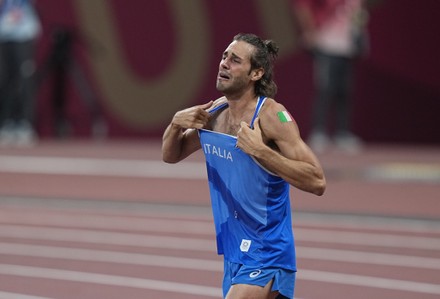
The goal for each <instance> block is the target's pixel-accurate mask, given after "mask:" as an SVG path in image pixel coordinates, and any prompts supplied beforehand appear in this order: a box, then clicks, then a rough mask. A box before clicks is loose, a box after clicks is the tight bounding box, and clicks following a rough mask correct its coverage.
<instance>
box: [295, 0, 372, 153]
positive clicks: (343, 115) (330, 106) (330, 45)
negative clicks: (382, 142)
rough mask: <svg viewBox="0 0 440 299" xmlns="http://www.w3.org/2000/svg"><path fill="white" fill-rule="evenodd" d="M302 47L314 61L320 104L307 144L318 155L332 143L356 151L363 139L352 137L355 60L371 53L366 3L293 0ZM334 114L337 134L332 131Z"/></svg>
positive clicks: (317, 103) (316, 102) (359, 0)
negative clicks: (367, 31) (331, 124)
mask: <svg viewBox="0 0 440 299" xmlns="http://www.w3.org/2000/svg"><path fill="white" fill-rule="evenodd" d="M293 1H294V2H293V3H294V6H293V8H294V13H295V15H296V17H297V21H298V25H299V29H300V37H301V42H302V46H303V47H304V48H305V49H307V50H308V51H310V53H311V54H312V55H313V59H314V66H313V67H314V85H315V86H314V88H315V99H314V107H313V114H312V130H311V134H310V136H309V138H308V140H307V141H308V143H309V145H310V146H311V147H312V149H313V150H315V151H316V152H323V151H325V150H326V149H327V148H328V146H329V145H330V144H331V142H334V144H335V145H336V146H337V147H338V148H340V149H342V150H345V151H349V152H357V151H358V150H359V149H360V148H361V144H362V142H361V140H360V138H359V137H357V136H355V135H354V134H353V132H352V128H351V123H350V117H351V115H350V114H351V113H350V112H351V98H350V97H351V91H352V83H353V82H352V81H353V78H352V72H353V70H352V67H353V61H354V59H355V58H357V57H359V56H361V55H364V54H365V53H366V52H367V50H368V39H367V34H366V30H365V25H366V23H367V19H368V13H367V2H368V1H367V0H293ZM330 112H334V113H333V116H334V119H332V120H334V130H333V131H332V132H330V129H329V125H328V123H329V122H330V116H331V115H330Z"/></svg>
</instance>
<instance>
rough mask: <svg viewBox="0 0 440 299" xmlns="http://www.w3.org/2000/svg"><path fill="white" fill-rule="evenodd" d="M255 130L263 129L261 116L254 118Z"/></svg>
mask: <svg viewBox="0 0 440 299" xmlns="http://www.w3.org/2000/svg"><path fill="white" fill-rule="evenodd" d="M254 130H256V131H261V127H260V117H257V118H255V120H254Z"/></svg>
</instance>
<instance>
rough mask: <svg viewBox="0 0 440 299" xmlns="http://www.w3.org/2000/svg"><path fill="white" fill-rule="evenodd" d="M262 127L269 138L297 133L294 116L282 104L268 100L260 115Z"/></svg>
mask: <svg viewBox="0 0 440 299" xmlns="http://www.w3.org/2000/svg"><path fill="white" fill-rule="evenodd" d="M259 118H260V125H261V127H262V129H263V131H264V132H265V133H266V134H267V136H268V137H272V138H274V139H277V138H279V136H280V135H281V136H282V135H285V134H286V133H293V132H297V130H298V128H297V125H296V122H295V120H294V118H293V116H292V115H291V114H290V112H289V111H287V109H286V107H285V106H284V105H283V104H281V103H280V102H278V101H276V100H274V99H271V98H268V99H267V100H266V103H265V104H264V106H263V108H262V110H261V113H260V117H259Z"/></svg>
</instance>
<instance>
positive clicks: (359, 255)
mask: <svg viewBox="0 0 440 299" xmlns="http://www.w3.org/2000/svg"><path fill="white" fill-rule="evenodd" d="M297 257H298V258H300V259H302V258H305V259H314V260H325V261H337V262H346V263H360V264H374V265H384V266H385V265H386V266H396V267H410V268H418V269H422V268H423V269H433V270H440V259H438V258H428V257H420V256H412V255H399V254H387V253H375V252H365V251H353V250H339V249H330V248H313V247H303V246H297Z"/></svg>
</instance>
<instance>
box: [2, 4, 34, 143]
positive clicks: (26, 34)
mask: <svg viewBox="0 0 440 299" xmlns="http://www.w3.org/2000/svg"><path fill="white" fill-rule="evenodd" d="M40 32H41V24H40V20H39V17H38V15H37V13H36V11H35V8H34V6H33V2H32V1H30V0H0V144H2V145H30V144H32V143H33V142H34V141H35V140H36V133H35V130H34V126H33V121H34V104H35V103H34V95H35V87H34V74H35V70H36V63H35V57H34V44H35V41H36V39H37V37H38V36H39V34H40Z"/></svg>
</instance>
